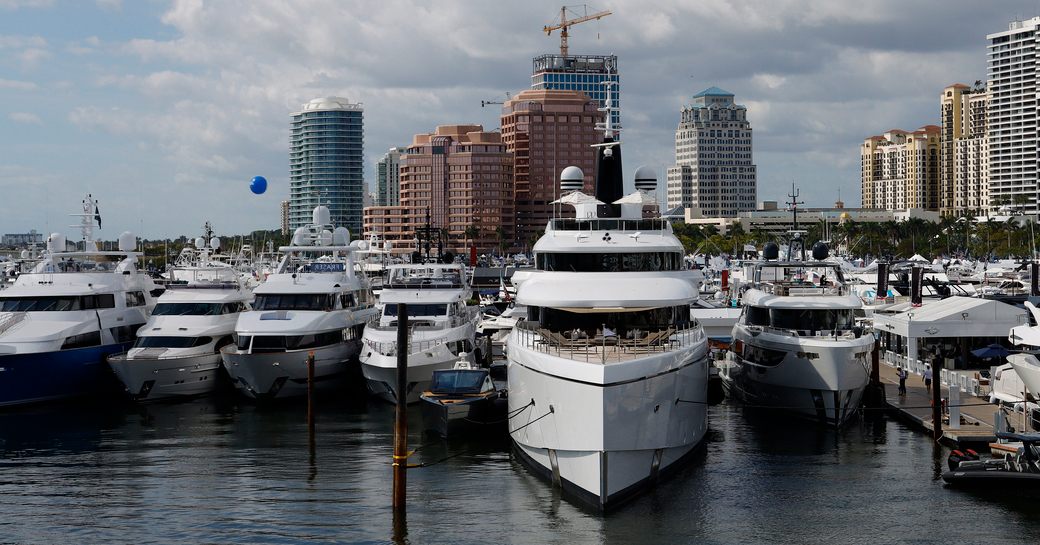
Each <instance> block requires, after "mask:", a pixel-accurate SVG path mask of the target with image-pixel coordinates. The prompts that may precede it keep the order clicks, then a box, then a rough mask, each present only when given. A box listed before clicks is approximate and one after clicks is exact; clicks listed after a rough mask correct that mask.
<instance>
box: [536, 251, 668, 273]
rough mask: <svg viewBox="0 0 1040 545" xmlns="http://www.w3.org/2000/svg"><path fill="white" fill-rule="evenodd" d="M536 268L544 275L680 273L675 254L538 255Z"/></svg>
mask: <svg viewBox="0 0 1040 545" xmlns="http://www.w3.org/2000/svg"><path fill="white" fill-rule="evenodd" d="M536 264H537V266H538V268H539V269H541V270H543V271H570V272H640V271H677V270H680V269H682V267H683V260H682V255H681V254H679V253H678V252H633V253H596V252H592V253H541V254H538V256H537V259H536Z"/></svg>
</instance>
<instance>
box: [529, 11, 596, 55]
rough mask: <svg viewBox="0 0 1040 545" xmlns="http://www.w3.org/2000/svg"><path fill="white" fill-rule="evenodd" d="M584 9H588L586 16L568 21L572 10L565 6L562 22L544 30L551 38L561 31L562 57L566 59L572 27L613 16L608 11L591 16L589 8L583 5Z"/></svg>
mask: <svg viewBox="0 0 1040 545" xmlns="http://www.w3.org/2000/svg"><path fill="white" fill-rule="evenodd" d="M571 7H577V6H571ZM582 7H584V8H586V9H585V12H586V13H585V15H582V16H580V17H575V18H573V19H568V18H567V12H568V11H571V10H569V9H568V8H567V6H563V7H562V8H560V22H558V23H555V22H554V24H551V25H545V27H543V28H542V30H544V31H545V34H546V35H547V36H551V35H552V32H553V31H554V30H559V31H560V55H562V56H564V57H566V56H567V29H568V28H570V27H571V26H572V25H576V24H578V23H584V22H586V21H593V20H597V19H602V18H604V17H606V16H607V15H610V14H611V12H610V11H608V10H605V11H599V12H596V13H591V14H590V13H588V8H587V6H585V5H582ZM571 13H573V14H574V15H578V13H577V12H575V11H571Z"/></svg>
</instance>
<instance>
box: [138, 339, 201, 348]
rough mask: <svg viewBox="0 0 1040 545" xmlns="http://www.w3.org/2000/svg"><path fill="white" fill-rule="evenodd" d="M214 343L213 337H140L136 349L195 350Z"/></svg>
mask: <svg viewBox="0 0 1040 545" xmlns="http://www.w3.org/2000/svg"><path fill="white" fill-rule="evenodd" d="M211 342H213V337H138V338H137V342H135V343H134V348H193V347H196V346H205V345H207V344H209V343H211Z"/></svg>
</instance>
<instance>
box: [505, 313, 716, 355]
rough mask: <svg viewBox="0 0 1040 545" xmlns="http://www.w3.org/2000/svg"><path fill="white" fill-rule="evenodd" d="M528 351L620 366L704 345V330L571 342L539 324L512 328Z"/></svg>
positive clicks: (680, 328)
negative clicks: (644, 358) (626, 362)
mask: <svg viewBox="0 0 1040 545" xmlns="http://www.w3.org/2000/svg"><path fill="white" fill-rule="evenodd" d="M513 329H514V331H515V332H516V339H517V340H518V341H519V344H520V345H521V346H523V347H525V348H528V349H531V350H535V351H538V352H541V353H544V354H550V355H554V356H558V357H561V358H567V359H570V360H575V361H585V362H588V363H599V364H607V363H618V362H623V361H631V360H635V359H639V358H643V357H646V356H649V355H653V354H660V353H664V352H671V351H674V350H678V349H681V348H686V347H689V346H693V345H695V344H698V343H702V342H704V340H705V336H704V330H703V329H702V328H700V327H699V324H698V323H697V322H696V321H694V322H690V323H689V324H687V325H683V326H676V327H670V328H667V329H663V330H658V331H649V332H647V333H646V335H644V336H642V337H640V338H638V339H634V338H633V339H628V338H618V337H616V336H606V337H604V336H599V335H597V336H596V337H593V338H579V339H570V338H567V337H566V336H565V335H564V334H562V333H558V332H554V331H549V330H548V329H545V328H543V327H540V326H539V324H538V323H537V322H528V321H520V322H517V324H516V326H515V327H514V328H513Z"/></svg>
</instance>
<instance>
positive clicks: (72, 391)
mask: <svg viewBox="0 0 1040 545" xmlns="http://www.w3.org/2000/svg"><path fill="white" fill-rule="evenodd" d="M127 348H129V344H110V345H103V346H92V347H89V348H77V349H72V350H61V351H56V352H37V353H26V354H5V355H0V407H12V406H16V405H24V404H29V403H37V402H41V401H49V400H55V399H62V398H69V397H77V396H86V395H95V394H102V393H107V392H112V393H116V392H118V391H119V388H118V382H117V381H116V380H115V379H114V377H113V376H112V373H111V372H110V371H109V370H108V366H107V365H106V364H105V358H106V357H107V356H108V355H110V354H116V353H119V352H123V351H125V350H126V349H127Z"/></svg>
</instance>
